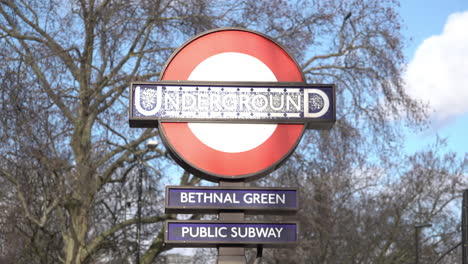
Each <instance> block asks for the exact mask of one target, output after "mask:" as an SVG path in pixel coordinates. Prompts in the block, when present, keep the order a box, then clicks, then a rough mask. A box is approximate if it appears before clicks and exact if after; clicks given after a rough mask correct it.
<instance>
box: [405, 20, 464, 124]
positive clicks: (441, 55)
mask: <svg viewBox="0 0 468 264" xmlns="http://www.w3.org/2000/svg"><path fill="white" fill-rule="evenodd" d="M405 79H406V83H407V89H408V93H409V94H410V95H411V96H413V97H414V98H417V99H422V100H423V101H424V102H426V103H429V104H430V106H431V107H432V109H433V110H434V113H433V115H432V117H433V118H434V119H435V121H436V122H444V121H447V120H449V119H452V118H454V117H456V116H459V115H462V114H465V113H468V11H465V12H462V13H454V14H451V15H450V16H449V18H448V20H447V22H446V24H445V26H444V31H443V32H442V34H440V35H436V36H431V37H429V38H427V39H425V40H424V42H423V43H422V44H421V45H420V46H419V47H418V49H417V50H416V53H415V56H414V58H413V60H412V61H411V62H410V63H409V65H408V69H407V72H406V76H405Z"/></svg>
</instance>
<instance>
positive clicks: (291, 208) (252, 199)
mask: <svg viewBox="0 0 468 264" xmlns="http://www.w3.org/2000/svg"><path fill="white" fill-rule="evenodd" d="M165 209H166V213H218V212H219V211H221V210H223V211H229V210H236V211H245V212H246V213H252V214H258V213H261V214H294V213H295V212H296V211H297V209H298V203H297V189H295V188H255V187H235V188H234V187H180V186H168V187H166V204H165Z"/></svg>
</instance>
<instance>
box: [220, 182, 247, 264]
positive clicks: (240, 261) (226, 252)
mask: <svg viewBox="0 0 468 264" xmlns="http://www.w3.org/2000/svg"><path fill="white" fill-rule="evenodd" d="M244 185H245V183H244V182H243V181H241V182H227V181H220V182H219V187H244ZM218 219H219V220H220V221H244V211H238V212H232V211H220V212H219V214H218ZM217 262H218V264H230V263H236V264H246V263H247V262H246V259H245V248H244V247H223V246H219V247H218V260H217Z"/></svg>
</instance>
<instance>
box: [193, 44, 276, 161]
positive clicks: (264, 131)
mask: <svg viewBox="0 0 468 264" xmlns="http://www.w3.org/2000/svg"><path fill="white" fill-rule="evenodd" d="M188 80H190V81H232V82H235V81H251V82H276V81H277V79H276V77H275V75H274V74H273V72H272V71H271V70H270V68H268V66H266V65H265V64H264V63H263V62H261V61H260V60H259V59H257V58H255V57H252V56H250V55H247V54H243V53H237V52H226V53H219V54H216V55H213V56H211V57H209V58H207V59H206V60H204V61H202V62H201V63H200V64H199V65H198V66H197V67H196V68H195V69H194V70H193V71H192V73H191V74H190V76H189V78H188ZM188 126H189V128H190V130H192V132H193V134H194V135H195V136H196V137H197V138H198V139H199V140H200V141H201V142H203V143H204V144H205V145H207V146H209V147H211V148H213V149H216V150H218V151H222V152H228V153H238V152H244V151H248V150H251V149H254V148H256V147H258V146H260V145H261V144H262V143H263V142H265V141H266V140H267V139H268V138H269V137H270V136H271V135H272V134H273V132H275V129H276V126H277V125H276V124H231V123H189V124H188Z"/></svg>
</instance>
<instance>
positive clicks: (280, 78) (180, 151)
mask: <svg viewBox="0 0 468 264" xmlns="http://www.w3.org/2000/svg"><path fill="white" fill-rule="evenodd" d="M161 82H162V83H163V84H164V82H167V85H160V86H158V88H157V89H156V88H155V90H151V91H149V90H148V89H146V90H143V88H142V87H144V84H141V85H136V86H135V88H132V89H134V90H133V91H134V92H133V93H132V95H131V97H132V96H133V97H135V98H137V99H138V103H136V106H135V107H132V108H131V110H130V111H131V113H132V109H133V111H134V112H140V113H143V115H145V116H150V115H151V114H153V113H156V112H157V111H159V112H161V115H167V116H171V115H172V116H173V117H172V118H166V119H159V120H158V121H157V122H158V127H159V129H160V134H161V137H162V139H163V141H164V143H165V145H166V147H167V148H168V149H169V151H170V152H171V154H172V155H173V157H174V158H175V159H176V161H177V162H178V163H179V164H180V165H182V166H183V167H184V168H185V169H187V170H188V171H190V172H191V173H193V174H194V175H196V176H199V177H201V178H204V179H207V180H211V181H219V180H253V179H256V178H258V177H261V176H264V175H266V174H267V173H269V172H271V171H273V170H275V169H276V168H278V166H279V165H280V164H281V163H282V162H283V161H285V159H286V158H287V157H288V156H289V155H290V154H291V153H292V152H293V151H294V149H295V148H296V146H297V144H298V143H299V141H300V139H301V137H302V135H303V133H304V131H305V129H306V128H307V124H306V123H304V122H302V121H300V120H302V118H305V117H313V118H315V119H317V120H318V122H319V123H320V122H322V121H323V122H322V123H323V124H325V126H324V127H325V128H328V127H329V124H330V123H333V122H334V100H333V99H332V98H333V96H334V87H331V89H330V91H328V90H323V89H324V88H329V87H315V88H314V87H311V89H302V88H300V87H297V86H295V85H294V84H302V85H304V84H305V83H304V78H303V76H302V72H301V71H300V69H299V67H298V65H297V64H296V62H295V61H294V59H293V58H292V57H291V56H290V55H289V54H288V53H287V52H286V51H285V50H284V49H283V48H282V47H281V46H280V45H278V44H277V43H276V42H274V41H273V40H272V39H270V38H268V37H266V36H264V35H261V34H259V33H256V32H253V31H249V30H245V29H237V28H229V29H218V30H212V31H208V32H205V33H202V34H200V35H198V36H195V37H194V38H192V39H191V40H189V41H188V42H186V43H185V44H183V45H182V46H181V47H180V48H179V49H178V50H176V52H174V54H173V55H172V56H171V58H170V59H169V60H168V62H167V64H166V66H165V68H164V70H163V72H162V77H161ZM275 83H277V84H278V85H279V86H281V85H280V84H284V85H283V86H284V87H283V86H281V88H279V89H278V87H276V86H277V85H276V84H275ZM187 84H188V85H187ZM190 84H192V85H190ZM243 84H250V85H248V87H246V85H243ZM272 84H273V85H272ZM227 90H229V91H233V92H229V93H228V92H227ZM150 92H151V93H154V94H156V97H157V98H159V99H158V100H159V101H157V100H156V103H155V105H161V104H164V103H166V104H167V105H168V106H173V107H172V108H171V107H169V108H167V109H165V110H160V109H159V108H160V107H154V108H153V109H152V110H151V111H152V112H151V111H150V110H145V109H151V107H148V105H147V102H146V101H145V100H144V98H145V97H144V93H147V94H148V93H150ZM163 95H164V96H165V97H164V96H163ZM171 96H172V97H171ZM161 98H163V99H161ZM131 100H134V99H131ZM303 103H304V105H305V106H302V104H303ZM300 104H301V106H299V105H300ZM145 106H146V108H145ZM177 106H180V107H177ZM241 108H242V109H243V110H240V109H241ZM295 108H297V109H299V108H301V111H304V113H305V114H304V113H302V112H301V113H296V112H294V111H295V110H294V109H295ZM190 109H191V111H189V110H190ZM218 110H219V111H218ZM131 115H132V114H131ZM178 115H180V116H184V115H190V116H191V117H194V119H193V120H195V121H187V122H180V120H179V119H177V118H175V117H177V116H178ZM198 116H204V117H205V118H204V119H196V117H198ZM273 116H277V117H278V118H283V119H284V120H285V122H281V123H273V122H267V121H266V122H263V121H258V120H263V119H262V118H263V117H264V119H265V120H275V119H274V118H272V117H273ZM143 118H146V117H143ZM225 119H227V121H226V120H225ZM181 120H184V119H183V118H182V119H181ZM188 120H192V119H188ZM212 120H215V121H216V122H212ZM229 120H236V122H230V121H229ZM238 120H240V122H238ZM242 120H244V121H245V122H242ZM252 120H253V121H252ZM255 120H256V121H255ZM298 120H299V121H298ZM330 120H331V122H330ZM138 121H142V122H144V121H145V120H138ZM146 121H148V120H146ZM174 121H175V122H174ZM130 122H131V125H132V120H130ZM327 124H328V125H327Z"/></svg>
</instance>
